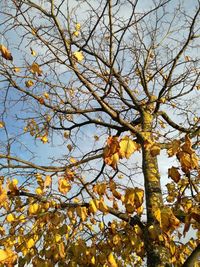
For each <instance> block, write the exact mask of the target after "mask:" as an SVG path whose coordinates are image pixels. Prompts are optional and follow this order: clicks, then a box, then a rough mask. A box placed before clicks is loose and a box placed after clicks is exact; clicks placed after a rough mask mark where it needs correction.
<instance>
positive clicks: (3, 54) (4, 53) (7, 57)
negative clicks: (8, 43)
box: [0, 44, 13, 61]
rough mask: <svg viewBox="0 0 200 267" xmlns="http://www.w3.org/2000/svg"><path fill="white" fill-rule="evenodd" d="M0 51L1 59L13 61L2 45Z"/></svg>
mask: <svg viewBox="0 0 200 267" xmlns="http://www.w3.org/2000/svg"><path fill="white" fill-rule="evenodd" d="M0 51H1V55H2V57H3V58H5V59H6V60H11V61H12V60H13V57H12V55H11V53H10V51H9V50H8V49H7V48H6V47H5V46H4V45H2V44H0Z"/></svg>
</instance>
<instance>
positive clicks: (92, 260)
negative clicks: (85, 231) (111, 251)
mask: <svg viewBox="0 0 200 267" xmlns="http://www.w3.org/2000/svg"><path fill="white" fill-rule="evenodd" d="M90 262H91V264H93V265H94V264H95V257H94V256H92V258H91V261H90Z"/></svg>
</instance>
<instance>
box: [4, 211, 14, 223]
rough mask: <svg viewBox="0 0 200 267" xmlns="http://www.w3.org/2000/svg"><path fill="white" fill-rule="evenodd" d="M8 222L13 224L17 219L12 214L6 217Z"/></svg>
mask: <svg viewBox="0 0 200 267" xmlns="http://www.w3.org/2000/svg"><path fill="white" fill-rule="evenodd" d="M6 220H7V222H9V223H11V222H14V221H15V217H14V215H13V214H12V213H10V214H8V215H7V217H6Z"/></svg>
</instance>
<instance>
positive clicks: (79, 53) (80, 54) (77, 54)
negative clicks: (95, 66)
mask: <svg viewBox="0 0 200 267" xmlns="http://www.w3.org/2000/svg"><path fill="white" fill-rule="evenodd" d="M73 55H74V57H75V59H76V60H78V61H82V60H83V59H84V56H83V52H82V51H76V52H74V53H73Z"/></svg>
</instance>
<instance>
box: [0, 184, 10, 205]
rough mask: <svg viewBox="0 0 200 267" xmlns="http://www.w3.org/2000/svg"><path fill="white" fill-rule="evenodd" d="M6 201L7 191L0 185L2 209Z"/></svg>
mask: <svg viewBox="0 0 200 267" xmlns="http://www.w3.org/2000/svg"><path fill="white" fill-rule="evenodd" d="M7 199H8V196H7V190H6V189H4V188H3V186H2V184H1V183H0V207H3V206H4V204H6V202H7Z"/></svg>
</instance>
